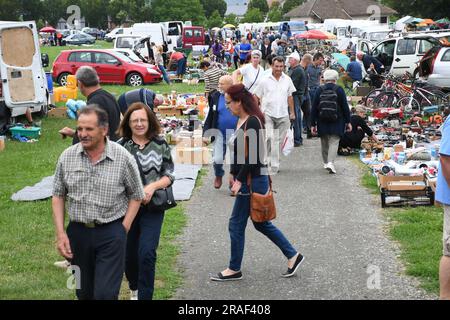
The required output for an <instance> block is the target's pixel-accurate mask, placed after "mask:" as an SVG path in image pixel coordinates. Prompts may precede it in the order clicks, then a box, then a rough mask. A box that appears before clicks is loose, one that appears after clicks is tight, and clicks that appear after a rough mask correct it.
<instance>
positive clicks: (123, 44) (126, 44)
mask: <svg viewBox="0 0 450 320" xmlns="http://www.w3.org/2000/svg"><path fill="white" fill-rule="evenodd" d="M134 41H135V38H131V37H123V38H117V42H116V48H128V49H131V48H133V44H134Z"/></svg>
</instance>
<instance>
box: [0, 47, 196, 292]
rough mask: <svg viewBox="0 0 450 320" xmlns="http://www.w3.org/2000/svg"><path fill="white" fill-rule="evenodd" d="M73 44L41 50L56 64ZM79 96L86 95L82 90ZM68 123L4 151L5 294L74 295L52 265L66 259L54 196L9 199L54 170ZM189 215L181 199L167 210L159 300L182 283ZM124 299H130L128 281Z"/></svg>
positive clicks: (55, 123) (1, 230)
mask: <svg viewBox="0 0 450 320" xmlns="http://www.w3.org/2000/svg"><path fill="white" fill-rule="evenodd" d="M111 46H112V45H111V44H110V43H106V42H101V41H100V42H99V45H95V46H94V47H99V48H100V47H101V48H104V47H111ZM68 48H69V47H43V48H41V50H42V52H46V53H48V54H49V57H50V65H51V63H52V61H53V60H54V59H55V57H56V56H57V54H58V53H59V51H60V50H65V49H68ZM74 48H77V47H74ZM78 48H79V47H78ZM49 69H50V67H49ZM49 69H48V70H47V71H49ZM103 87H104V89H106V90H108V91H109V92H111V93H112V94H114V95H115V96H116V98H117V97H118V96H119V95H120V94H121V93H123V92H126V91H128V90H132V89H134V88H133V87H128V86H119V85H105V86H103ZM146 87H147V88H149V89H151V90H154V91H155V92H157V93H169V92H170V91H172V90H176V91H177V92H179V93H203V92H204V84H203V83H202V84H199V85H192V86H190V85H187V84H178V83H177V84H173V85H172V86H169V85H167V84H165V83H160V84H156V85H150V86H146ZM78 99H82V100H86V99H85V97H83V96H82V95H81V94H79V95H78ZM58 105H59V106H60V105H64V103H58ZM34 117H36V116H34ZM21 120H22V118H19V119H18V121H19V122H20V121H21ZM64 126H69V127H74V126H75V121H74V120H70V119H55V118H45V119H42V123H41V127H42V132H41V133H42V135H41V138H40V139H39V142H37V143H19V142H13V141H11V140H8V141H7V142H6V148H5V150H4V151H3V152H0V163H1V164H2V170H1V171H0V284H1V285H0V299H75V294H74V292H73V291H71V290H69V289H67V288H66V282H67V279H68V275H67V274H66V273H64V271H63V270H62V269H58V268H56V267H55V266H53V263H54V262H55V261H58V260H62V259H61V257H60V256H59V255H58V253H57V251H56V248H55V244H54V227H53V220H52V210H51V201H50V200H45V201H34V202H13V201H11V200H10V197H11V195H12V194H13V193H15V192H17V191H19V190H20V189H22V188H24V187H25V186H31V185H34V184H35V183H37V182H39V181H40V180H41V179H42V178H43V177H46V176H50V175H52V174H53V173H54V170H55V165H56V162H57V159H58V157H59V155H60V154H61V152H62V151H63V150H64V149H65V148H67V147H68V146H69V145H70V144H71V141H70V140H62V139H61V137H60V135H59V134H58V130H59V129H61V128H63V127H64ZM203 174H204V171H201V174H200V175H199V179H201V177H202V176H203ZM186 219H187V218H186V216H185V215H184V213H183V205H182V203H181V204H179V205H178V206H177V207H176V208H173V209H171V210H170V211H168V212H167V213H166V217H165V221H164V225H163V230H162V234H161V241H160V247H159V251H158V262H157V273H156V281H155V294H154V298H155V299H168V298H170V297H171V296H172V295H173V293H174V291H175V289H176V288H177V287H178V286H179V285H180V284H181V276H180V275H179V274H178V273H177V271H176V269H175V261H176V257H177V255H178V253H179V247H178V245H177V244H176V243H175V242H174V241H173V240H174V239H175V238H176V236H177V235H178V234H180V233H181V232H182V228H183V226H184V225H185V223H186ZM121 298H123V299H127V298H128V288H127V284H126V282H125V281H124V282H123V287H122V290H121Z"/></svg>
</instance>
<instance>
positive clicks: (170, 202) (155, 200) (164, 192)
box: [143, 186, 177, 211]
mask: <svg viewBox="0 0 450 320" xmlns="http://www.w3.org/2000/svg"><path fill="white" fill-rule="evenodd" d="M176 205H177V203H176V202H175V198H174V196H173V190H172V186H169V187H167V188H162V189H158V190H156V191H155V193H153V196H152V199H151V200H150V202H149V203H147V204H146V205H143V206H144V207H145V208H146V209H148V210H151V211H155V210H158V211H166V210H169V209H170V208H173V207H175V206H176Z"/></svg>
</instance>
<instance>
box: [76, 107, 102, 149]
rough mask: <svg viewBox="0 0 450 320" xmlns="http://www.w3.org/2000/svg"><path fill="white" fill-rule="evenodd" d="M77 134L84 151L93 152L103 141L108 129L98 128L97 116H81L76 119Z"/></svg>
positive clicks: (91, 114) (92, 114)
mask: <svg viewBox="0 0 450 320" xmlns="http://www.w3.org/2000/svg"><path fill="white" fill-rule="evenodd" d="M77 134H78V138H79V139H80V143H81V145H82V146H83V148H84V149H85V150H88V151H89V150H95V149H96V148H97V147H98V146H99V145H100V144H101V143H102V142H103V141H104V139H105V137H106V135H107V134H108V128H104V127H99V125H98V117H97V114H95V113H89V114H81V115H80V117H79V118H78V124H77Z"/></svg>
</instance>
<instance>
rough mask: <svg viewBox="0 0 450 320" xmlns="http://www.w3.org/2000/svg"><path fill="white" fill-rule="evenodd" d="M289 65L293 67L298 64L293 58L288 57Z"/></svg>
mask: <svg viewBox="0 0 450 320" xmlns="http://www.w3.org/2000/svg"><path fill="white" fill-rule="evenodd" d="M288 62H289V65H290V66H295V65H297V64H298V60H297V59H295V58H292V57H290V58H289V61H288Z"/></svg>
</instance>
